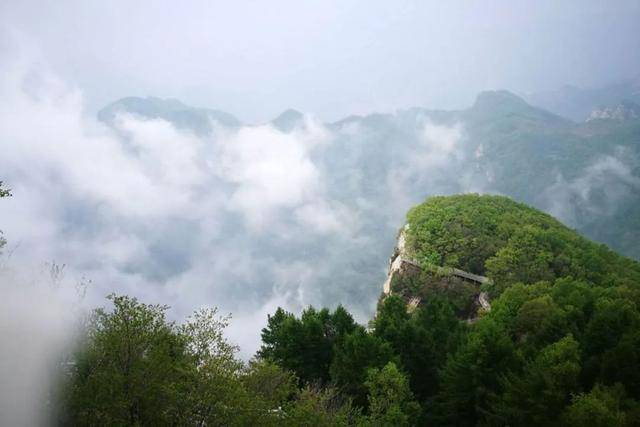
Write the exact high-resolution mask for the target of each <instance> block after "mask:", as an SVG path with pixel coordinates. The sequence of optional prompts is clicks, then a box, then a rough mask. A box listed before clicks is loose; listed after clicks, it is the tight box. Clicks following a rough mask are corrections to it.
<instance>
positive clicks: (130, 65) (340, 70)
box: [0, 0, 640, 121]
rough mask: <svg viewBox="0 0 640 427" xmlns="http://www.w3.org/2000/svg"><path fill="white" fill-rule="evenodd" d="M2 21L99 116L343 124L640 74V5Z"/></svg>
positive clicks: (8, 6)
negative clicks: (141, 103) (136, 99)
mask: <svg viewBox="0 0 640 427" xmlns="http://www.w3.org/2000/svg"><path fill="white" fill-rule="evenodd" d="M0 25H1V26H2V27H3V28H4V29H5V30H8V32H11V33H13V34H18V35H19V39H20V40H22V41H23V42H25V43H29V44H30V46H33V47H35V48H37V49H39V50H40V51H41V53H42V55H43V56H44V59H45V61H46V62H47V63H48V64H49V65H50V66H51V67H52V68H53V70H54V71H55V72H56V73H57V74H58V75H60V76H62V77H63V78H64V79H65V80H66V81H67V83H69V84H71V85H74V86H77V87H78V88H80V89H81V90H82V92H83V94H84V96H85V102H86V103H87V107H88V109H89V110H90V111H91V110H95V109H97V108H99V107H100V106H102V105H104V104H106V103H108V102H110V101H113V100H115V99H117V98H120V97H123V96H128V95H142V96H145V95H156V96H162V97H176V98H179V99H181V100H183V101H185V102H187V103H191V104H195V105H199V106H209V107H213V108H218V109H222V110H226V111H229V112H231V113H233V114H235V115H237V116H238V117H239V118H240V119H242V120H245V121H261V120H268V119H270V118H272V117H273V116H275V115H277V114H278V113H279V112H280V111H282V110H284V109H286V108H289V107H292V108H297V109H299V110H303V111H306V112H312V113H315V114H317V115H318V116H319V117H320V118H322V119H324V120H333V119H337V118H340V117H343V116H345V115H348V114H352V113H364V112H369V111H388V110H393V109H395V108H405V107H410V106H426V107H437V108H452V107H463V106H466V105H468V104H469V103H470V102H472V100H473V98H474V96H475V94H476V92H477V91H479V90H482V89H490V88H509V89H512V90H515V91H521V92H524V91H533V90H540V89H549V88H555V87H557V86H560V85H563V84H567V83H570V84H575V85H579V86H593V85H599V84H603V83H606V82H611V81H616V80H621V79H625V78H630V77H633V76H636V75H637V74H638V73H640V1H637V0H636V1H625V0H616V1H614V2H611V1H539V0H535V1H468V2H462V1H387V2H380V1H345V0H342V1H329V0H322V1H300V0H291V1H233V2H231V1H227V2H217V1H211V0H203V1H174V0H171V1H153V2H151V1H130V0H126V1H124V0H122V1H121V0H109V1H86V0H67V1H59V0H55V1H42V0H41V1H30V0H3V1H2V2H1V4H0ZM5 34H6V32H5ZM13 40H16V39H15V38H14V39H13ZM5 44H6V43H5Z"/></svg>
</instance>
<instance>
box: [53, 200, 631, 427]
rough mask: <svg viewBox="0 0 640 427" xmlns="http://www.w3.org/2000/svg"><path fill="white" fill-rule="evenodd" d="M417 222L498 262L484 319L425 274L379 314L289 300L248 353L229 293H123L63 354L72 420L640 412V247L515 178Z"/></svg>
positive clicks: (62, 397) (426, 251)
mask: <svg viewBox="0 0 640 427" xmlns="http://www.w3.org/2000/svg"><path fill="white" fill-rule="evenodd" d="M406 230H407V244H408V250H409V252H410V254H411V255H412V257H413V258H414V259H415V260H416V261H417V262H418V263H420V265H422V266H423V267H424V269H425V270H428V269H429V268H431V267H433V266H435V267H456V268H460V269H463V270H465V271H468V272H471V273H475V274H478V275H483V276H486V277H488V278H489V279H490V280H489V281H488V282H487V283H485V284H483V285H482V287H483V289H482V290H483V291H485V292H486V293H487V294H488V295H490V297H491V310H489V311H485V312H481V313H479V318H478V319H476V320H475V321H473V322H470V321H466V320H465V319H463V318H461V316H460V315H459V310H458V308H457V303H458V302H457V301H455V300H454V299H452V298H451V295H450V293H449V292H441V291H439V290H438V289H437V288H429V292H426V293H425V292H424V289H420V283H418V284H417V286H415V285H416V284H414V287H409V288H407V287H404V288H402V292H400V291H399V289H400V288H395V289H396V292H394V291H393V289H392V292H391V293H390V294H389V295H383V296H382V297H381V298H380V301H379V304H378V309H377V313H376V315H375V318H374V319H372V320H371V322H370V323H369V325H367V326H366V327H365V326H363V325H359V324H357V323H356V322H355V321H354V319H353V317H352V316H351V315H350V314H349V313H348V311H347V310H345V309H344V308H343V307H341V306H338V307H337V308H335V309H334V310H329V309H326V308H323V309H316V308H313V307H309V308H307V309H306V310H304V311H303V312H302V314H301V315H300V316H296V315H295V314H293V313H289V312H286V311H285V310H283V309H278V310H277V311H276V312H275V313H273V314H272V315H270V316H269V318H268V323H267V326H266V327H265V328H264V329H263V331H262V346H261V348H260V350H259V351H258V353H257V354H256V355H255V357H254V358H253V359H252V360H251V361H249V362H248V363H245V362H242V361H241V360H239V358H238V357H237V355H236V350H237V348H236V347H234V346H233V345H232V344H230V343H229V342H227V341H226V340H225V338H224V328H225V327H226V326H227V324H228V322H229V318H228V317H225V316H221V315H220V314H219V313H218V312H217V311H216V310H215V309H203V310H199V311H196V312H195V313H194V314H193V315H192V316H191V317H190V318H188V319H187V320H186V321H185V322H184V323H182V324H177V323H174V322H171V321H169V320H168V319H167V317H166V311H167V309H168V307H166V306H160V305H148V304H145V303H142V302H140V301H138V300H136V299H135V298H130V297H127V296H120V295H111V296H110V297H109V301H110V303H111V306H112V307H111V308H110V309H104V308H99V309H96V310H94V312H93V313H92V314H91V315H90V316H88V317H87V318H86V319H85V320H84V325H83V328H82V331H83V333H82V337H81V339H80V340H79V344H78V346H77V347H76V348H75V349H74V350H73V351H71V352H69V354H67V355H65V356H64V357H63V360H62V361H61V366H62V367H63V369H62V370H61V374H60V375H61V381H60V382H59V386H58V388H57V389H56V390H54V391H52V406H54V407H55V408H59V410H58V411H57V413H56V417H57V420H58V423H59V424H61V425H201V426H202V425H208V426H211V425H220V426H222V425H242V426H244V425H265V426H269V425H286V426H289V425H291V426H334V425H345V426H348V425H353V426H412V425H451V426H473V425H496V426H499V425H518V426H528V425H531V426H537V425H562V426H584V425H590V426H633V425H640V369H638V368H640V310H639V309H638V307H639V306H640V264H638V263H637V262H635V261H633V260H631V259H628V258H625V257H622V256H620V255H618V254H616V253H615V252H613V251H611V250H609V249H608V248H607V247H606V246H604V245H601V244H596V243H593V242H591V241H589V240H587V239H585V238H583V237H581V236H580V235H578V234H577V233H576V232H574V231H572V230H571V229H569V228H567V227H565V226H564V225H562V224H561V223H560V222H558V221H557V220H555V219H554V218H553V217H551V216H549V215H547V214H544V213H542V212H540V211H537V210H535V209H533V208H531V207H528V206H526V205H523V204H519V203H516V202H513V201H511V200H510V199H508V198H506V197H500V196H478V195H461V196H450V197H434V198H430V199H428V200H427V201H426V202H425V203H423V204H421V205H419V206H416V207H414V208H413V209H411V211H410V212H409V213H408V215H407V227H406ZM347 285H348V284H346V285H345V286H347ZM395 286H396V287H397V286H399V285H398V284H397V283H396V284H395ZM407 292H418V293H419V295H420V303H419V304H418V305H417V306H416V307H412V308H411V309H408V306H407V303H406V298H407V295H406V293H407Z"/></svg>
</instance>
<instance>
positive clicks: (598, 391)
mask: <svg viewBox="0 0 640 427" xmlns="http://www.w3.org/2000/svg"><path fill="white" fill-rule="evenodd" d="M624 406H625V402H624V388H622V387H620V386H617V387H611V388H608V387H604V386H602V385H600V384H596V385H595V387H593V389H592V390H591V391H590V392H589V393H580V394H577V395H575V396H573V399H572V402H571V405H570V406H569V407H567V409H566V410H565V412H564V414H563V415H562V421H563V424H564V425H566V426H567V427H582V426H592V427H625V426H630V425H637V424H635V423H633V422H632V421H633V420H632V419H629V418H631V417H628V415H627V414H626V413H625V411H624V410H623V407H624ZM637 421H639V420H637V419H636V420H635V422H636V423H637Z"/></svg>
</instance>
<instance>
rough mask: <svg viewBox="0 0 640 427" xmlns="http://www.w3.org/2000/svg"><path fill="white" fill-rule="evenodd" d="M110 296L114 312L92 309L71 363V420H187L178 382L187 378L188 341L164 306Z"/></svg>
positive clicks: (120, 422)
mask: <svg viewBox="0 0 640 427" xmlns="http://www.w3.org/2000/svg"><path fill="white" fill-rule="evenodd" d="M109 299H110V300H111V301H112V302H113V305H114V309H113V311H111V312H108V311H106V310H104V309H97V310H95V311H94V313H93V315H92V316H91V318H90V320H89V324H88V329H87V337H86V342H85V343H84V345H83V347H82V348H81V350H80V352H79V354H77V355H76V357H75V363H74V364H73V365H72V366H71V372H70V374H71V378H70V382H71V384H70V387H69V395H68V396H67V398H68V400H67V404H68V416H69V423H70V424H80V425H88V424H104V425H139V424H156V425H160V424H162V425H166V424H171V423H172V422H173V423H175V422H177V421H178V420H185V419H186V417H187V414H188V407H187V406H186V405H185V404H186V403H187V402H185V401H184V400H182V399H181V398H180V396H179V394H180V393H181V387H178V386H177V385H178V384H184V383H185V381H186V380H187V379H188V372H189V361H190V357H189V352H188V343H187V340H186V339H185V337H184V336H182V335H180V334H178V333H177V332H176V330H175V328H174V325H173V324H172V323H169V322H167V321H166V319H165V312H166V310H167V307H166V306H160V305H147V304H142V303H140V302H138V301H137V300H136V299H135V298H129V297H125V296H116V295H111V296H109ZM185 372H186V373H185Z"/></svg>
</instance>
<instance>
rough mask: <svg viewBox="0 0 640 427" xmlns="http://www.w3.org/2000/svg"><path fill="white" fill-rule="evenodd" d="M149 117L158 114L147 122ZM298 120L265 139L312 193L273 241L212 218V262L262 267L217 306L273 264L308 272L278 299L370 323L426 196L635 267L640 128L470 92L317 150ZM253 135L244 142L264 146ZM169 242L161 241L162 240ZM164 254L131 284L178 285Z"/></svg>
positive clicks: (257, 287) (365, 125)
mask: <svg viewBox="0 0 640 427" xmlns="http://www.w3.org/2000/svg"><path fill="white" fill-rule="evenodd" d="M166 102H168V101H165V102H163V103H161V105H165V104H166ZM180 108H183V107H180ZM180 108H178V110H180ZM167 109H168V110H170V108H166V109H165V110H167ZM187 109H188V111H190V110H189V107H187ZM137 111H139V113H136V114H144V113H145V111H147V110H143V109H138V110H137ZM180 111H183V110H180ZM154 114H155V113H154ZM102 117H103V118H104V113H103V115H102ZM147 117H150V118H152V117H157V116H154V115H153V114H151V113H149V115H148V116H147ZM165 117H168V119H167V120H175V118H174V117H173V116H170V115H166V116H165ZM301 120H302V117H301V114H300V113H298V112H295V111H288V112H285V113H283V114H282V115H281V116H280V117H278V118H276V119H275V120H273V121H272V122H270V123H268V124H267V125H268V126H271V127H272V128H273V129H269V130H268V132H266V135H268V136H269V137H271V136H273V130H274V129H276V130H277V131H278V132H280V133H282V134H283V135H287V136H288V137H287V138H286V141H287V144H288V145H287V146H289V145H290V148H291V149H295V152H296V153H300V151H299V150H306V151H304V152H303V153H302V154H304V156H303V157H302V159H304V162H305V168H307V167H308V168H310V170H312V171H313V174H312V175H313V176H314V177H317V179H318V183H319V186H318V188H319V190H320V192H319V193H316V195H315V196H314V200H313V201H314V203H313V204H311V205H305V206H303V207H302V208H300V207H299V206H292V207H289V206H286V207H284V208H282V209H279V210H278V212H277V215H278V216H277V219H278V222H277V225H278V228H276V229H275V230H277V231H274V232H264V233H255V232H254V231H253V230H251V229H250V227H248V226H247V225H246V224H245V222H244V221H243V216H242V215H238V211H237V210H236V211H233V210H230V211H228V212H227V211H225V210H221V211H219V212H217V221H218V222H219V229H220V230H221V231H220V232H221V236H222V237H221V238H219V239H217V240H216V241H215V242H213V243H211V245H212V247H211V248H210V250H211V251H212V253H217V252H223V253H224V252H226V251H229V252H232V253H243V251H248V250H249V249H248V248H250V250H251V253H252V254H254V255H252V257H253V258H252V260H253V262H254V263H255V265H259V266H260V271H261V274H260V275H254V276H250V275H241V274H235V273H234V274H232V275H229V276H225V277H222V278H221V279H220V280H219V282H221V283H228V285H227V286H226V287H225V288H224V289H225V295H227V296H228V298H230V299H233V300H234V301H238V304H240V302H241V301H242V298H245V297H246V295H247V294H248V293H250V294H251V295H254V296H255V300H256V301H263V299H266V298H268V297H269V295H271V292H273V283H279V282H281V281H282V280H283V279H282V277H283V273H282V271H280V270H278V269H270V268H268V266H270V265H273V263H274V260H277V263H278V265H279V266H287V268H289V267H290V268H291V269H296V271H298V270H300V271H305V275H304V279H303V280H297V279H290V277H291V276H288V275H287V276H285V277H286V279H285V280H286V283H287V284H286V286H289V288H287V289H288V290H289V289H295V292H298V291H297V289H298V287H300V288H302V289H304V295H305V298H309V302H311V301H313V302H314V303H315V304H322V305H331V304H334V303H335V301H342V302H343V303H344V304H345V305H346V306H348V307H357V309H358V310H359V312H360V313H361V316H364V315H367V314H368V313H371V311H372V310H373V305H372V302H373V301H375V299H376V296H377V294H378V286H379V284H380V283H382V282H383V280H384V275H385V272H384V269H383V268H382V267H381V266H383V265H385V261H386V259H387V256H388V253H389V251H390V249H391V248H393V246H394V241H395V236H396V232H397V227H398V224H400V223H401V222H402V221H403V218H404V216H405V213H406V211H407V209H409V208H410V207H411V206H413V205H415V204H418V203H420V202H422V201H424V200H425V199H426V198H427V197H430V196H434V195H447V194H459V193H469V192H475V193H494V194H502V195H506V196H509V197H511V198H513V199H514V200H516V201H517V202H521V203H526V204H527V205H530V206H533V207H535V208H537V209H539V210H541V211H543V212H546V213H548V214H551V215H553V216H554V217H556V218H558V219H559V220H561V221H562V222H563V223H564V224H566V225H567V226H568V227H570V228H572V229H575V230H576V231H578V232H579V233H581V234H583V235H585V236H586V237H588V238H590V239H593V240H595V241H598V242H601V243H605V244H607V245H608V246H610V247H611V248H613V249H614V250H616V251H618V252H620V253H622V254H623V255H626V256H630V257H633V258H636V259H640V244H639V243H638V242H640V144H639V142H640V120H639V119H634V118H629V119H628V120H624V121H617V120H591V121H589V122H581V123H575V122H572V121H570V120H568V119H564V118H562V117H560V116H558V115H556V114H553V113H551V112H548V111H546V110H543V109H541V108H538V107H535V106H532V105H530V104H529V103H527V102H526V101H525V100H523V99H522V98H520V97H518V96H516V95H514V94H512V93H510V92H507V91H491V92H483V93H481V94H479V95H478V98H477V100H476V102H474V104H473V105H471V106H470V107H469V108H467V109H463V110H456V111H443V110H430V109H425V108H411V109H407V110H399V111H397V112H394V113H387V114H370V115H364V116H350V117H347V118H345V119H343V120H339V121H336V122H333V123H327V124H325V125H324V129H323V130H322V138H323V143H321V144H316V143H314V144H306V145H305V142H306V140H305V138H315V137H316V135H308V134H307V132H312V130H310V128H307V127H305V126H298V124H299V123H301ZM174 123H175V124H176V126H179V125H180V124H181V122H175V121H174ZM260 126H264V125H260ZM260 126H255V129H256V130H260ZM233 129H234V128H229V130H230V132H225V133H224V134H221V135H217V134H215V133H214V134H212V136H208V137H207V138H208V144H207V147H211V146H214V147H215V146H216V144H218V139H219V138H223V137H225V136H226V135H233V132H234V130H233ZM235 129H243V128H241V127H239V128H235ZM263 130H265V129H262V130H260V132H258V133H253V132H251V133H250V135H262V133H261V132H262V131H263ZM191 131H195V130H191ZM276 136H277V135H276ZM289 136H290V137H291V138H289ZM217 148H218V149H217V150H214V151H213V152H218V153H225V150H230V149H233V150H236V149H240V148H242V149H245V148H250V149H253V150H263V149H264V147H262V146H261V145H260V144H256V145H255V146H253V145H243V146H242V147H238V146H237V145H236V144H224V141H222V142H221V143H220V146H219V147H217ZM280 148H283V147H278V149H280ZM284 148H287V147H284ZM230 154H233V155H234V156H236V154H237V153H235V151H233V152H231V153H230ZM267 154H269V152H267ZM204 155H207V154H204ZM296 155H297V154H296ZM245 157H246V156H241V157H239V158H238V161H239V160H242V159H244V158H245ZM231 158H232V159H235V157H231ZM295 158H296V159H297V158H298V157H295ZM257 160H259V159H257ZM213 164H214V165H215V162H214V163H213ZM240 166H244V165H240ZM269 170H270V169H269ZM305 170H306V169H305ZM248 171H253V169H248ZM210 172H212V173H215V172H216V171H210ZM251 176H253V175H251ZM216 179H218V177H216ZM234 179H236V177H235V176H234ZM237 184H238V183H237V182H235V181H231V182H227V183H224V182H223V183H222V184H220V183H218V182H217V181H213V182H212V184H211V186H210V188H212V189H218V188H220V189H221V191H224V192H230V193H231V194H233V192H234V191H235V190H236V187H237ZM291 184H292V185H293V184H295V183H291ZM258 188H261V187H258ZM252 194H253V193H252ZM256 194H257V193H256ZM303 217H304V218H312V219H313V220H314V221H319V220H322V223H321V224H322V225H323V227H324V225H327V227H324V228H322V229H321V230H319V231H318V230H317V231H315V232H314V231H312V230H310V229H309V226H308V224H306V223H305V224H306V225H305V224H302V223H300V222H299V218H303ZM171 224H172V226H171V227H170V229H169V230H170V232H171V233H176V234H179V235H180V238H181V239H182V241H186V242H189V241H197V234H196V233H195V232H194V230H197V229H198V228H197V224H188V226H185V227H184V228H180V229H178V228H176V226H175V225H174V222H171ZM284 230H286V232H284ZM168 233H169V231H164V232H162V233H161V234H162V238H166V236H167V234H168ZM142 238H146V235H145V236H142ZM162 246H163V245H154V246H153V247H150V248H149V253H150V254H151V255H150V257H149V262H148V263H146V264H145V265H142V266H140V267H139V268H140V269H142V270H144V271H141V272H138V274H142V275H146V276H148V277H152V278H153V280H158V281H163V280H168V279H170V278H171V277H175V276H176V275H179V274H183V273H184V269H186V268H188V266H189V262H188V260H191V262H193V260H194V259H197V256H198V255H197V253H191V252H189V250H188V245H183V246H182V247H181V250H183V251H184V252H183V253H182V255H181V257H182V258H180V259H184V260H185V262H181V263H167V262H165V261H164V260H165V259H166V258H167V255H166V250H164V251H163V250H160V249H158V248H159V247H162ZM165 246H167V245H165ZM170 258H171V259H176V257H174V256H173V257H170ZM152 261H153V262H152ZM174 264H175V265H174ZM147 265H148V266H147ZM158 265H161V266H162V268H158ZM252 265H253V264H252ZM279 268H284V267H279ZM463 270H464V271H468V270H465V269H464V268H463ZM233 271H235V270H233ZM287 271H288V270H287ZM468 272H470V273H474V274H476V273H477V272H476V271H468ZM225 274H228V273H225ZM481 275H482V274H481ZM296 277H297V276H296ZM327 283H330V285H327ZM347 285H348V286H347ZM240 289H242V291H239V290H240ZM306 303H307V302H305V304H306ZM362 313H364V314H362Z"/></svg>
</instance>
